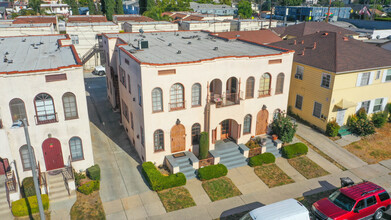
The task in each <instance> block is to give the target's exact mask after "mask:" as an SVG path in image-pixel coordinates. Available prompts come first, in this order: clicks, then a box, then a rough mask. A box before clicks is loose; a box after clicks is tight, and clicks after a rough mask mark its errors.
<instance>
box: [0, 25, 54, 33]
mask: <svg viewBox="0 0 391 220" xmlns="http://www.w3.org/2000/svg"><path fill="white" fill-rule="evenodd" d="M51 25H52V24H51V23H42V24H41V23H39V24H34V23H32V24H1V23H0V28H29V27H37V28H38V27H50V26H51ZM0 36H1V33H0Z"/></svg>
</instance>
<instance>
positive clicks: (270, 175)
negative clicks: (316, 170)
mask: <svg viewBox="0 0 391 220" xmlns="http://www.w3.org/2000/svg"><path fill="white" fill-rule="evenodd" d="M254 172H255V174H256V175H257V176H258V177H259V178H260V179H261V180H262V181H263V182H264V183H265V184H266V185H267V186H268V187H269V188H272V187H275V186H282V185H285V184H289V183H294V182H295V181H294V180H293V179H292V178H290V177H289V176H288V175H287V174H286V173H284V171H282V170H281V169H280V168H279V167H278V166H277V165H275V164H268V165H262V166H257V167H255V168H254Z"/></svg>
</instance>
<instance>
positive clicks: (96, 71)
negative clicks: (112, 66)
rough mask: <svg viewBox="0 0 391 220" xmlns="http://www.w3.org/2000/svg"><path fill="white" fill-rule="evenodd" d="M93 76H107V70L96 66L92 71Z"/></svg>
mask: <svg viewBox="0 0 391 220" xmlns="http://www.w3.org/2000/svg"><path fill="white" fill-rule="evenodd" d="M92 74H94V75H99V76H103V75H106V69H105V68H104V67H103V66H96V67H95V68H94V70H93V71H92Z"/></svg>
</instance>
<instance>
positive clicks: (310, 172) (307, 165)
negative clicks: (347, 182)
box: [288, 156, 329, 179]
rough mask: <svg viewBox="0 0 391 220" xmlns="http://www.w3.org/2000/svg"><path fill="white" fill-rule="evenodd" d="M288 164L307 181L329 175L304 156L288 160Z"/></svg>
mask: <svg viewBox="0 0 391 220" xmlns="http://www.w3.org/2000/svg"><path fill="white" fill-rule="evenodd" d="M288 163H289V164H290V165H291V166H292V167H293V168H295V169H296V170H297V171H298V172H299V173H300V174H301V175H303V176H304V177H305V178H307V179H312V178H316V177H321V176H325V175H327V174H329V172H327V171H326V170H324V169H323V168H322V167H320V166H319V165H318V164H316V163H315V162H314V161H312V160H310V159H309V158H308V157H306V156H300V157H296V158H292V159H288Z"/></svg>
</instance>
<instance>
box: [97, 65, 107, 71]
mask: <svg viewBox="0 0 391 220" xmlns="http://www.w3.org/2000/svg"><path fill="white" fill-rule="evenodd" d="M95 69H96V70H98V71H101V70H106V69H105V68H104V67H103V66H96V67H95Z"/></svg>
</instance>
